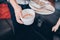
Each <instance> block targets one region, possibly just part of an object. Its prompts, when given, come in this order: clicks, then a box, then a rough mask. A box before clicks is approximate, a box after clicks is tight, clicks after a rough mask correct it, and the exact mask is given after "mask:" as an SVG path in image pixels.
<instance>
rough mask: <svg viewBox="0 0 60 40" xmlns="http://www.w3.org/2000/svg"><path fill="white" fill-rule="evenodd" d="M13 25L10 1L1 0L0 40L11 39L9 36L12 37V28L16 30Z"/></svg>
mask: <svg viewBox="0 0 60 40" xmlns="http://www.w3.org/2000/svg"><path fill="white" fill-rule="evenodd" d="M13 27H14V26H13V24H12V20H11V14H10V10H9V7H8V2H7V0H0V40H3V39H4V40H9V37H10V38H11V34H10V33H12V31H11V30H14V28H13ZM6 34H7V35H9V37H8V36H7V35H6ZM4 35H6V36H4ZM3 36H4V37H3ZM7 37H8V38H7Z"/></svg>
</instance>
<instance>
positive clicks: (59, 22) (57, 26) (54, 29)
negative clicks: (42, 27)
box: [52, 18, 60, 32]
mask: <svg viewBox="0 0 60 40" xmlns="http://www.w3.org/2000/svg"><path fill="white" fill-rule="evenodd" d="M59 26H60V18H59V19H58V21H57V23H56V25H54V26H53V28H52V31H54V32H56V31H57V30H58V28H59Z"/></svg>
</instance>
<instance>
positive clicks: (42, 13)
mask: <svg viewBox="0 0 60 40" xmlns="http://www.w3.org/2000/svg"><path fill="white" fill-rule="evenodd" d="M29 6H30V7H31V8H32V9H33V10H37V9H36V8H34V7H33V6H31V5H30V3H29ZM35 12H36V13H38V14H41V15H49V14H52V13H54V12H55V9H54V8H53V12H51V11H49V12H37V11H35Z"/></svg>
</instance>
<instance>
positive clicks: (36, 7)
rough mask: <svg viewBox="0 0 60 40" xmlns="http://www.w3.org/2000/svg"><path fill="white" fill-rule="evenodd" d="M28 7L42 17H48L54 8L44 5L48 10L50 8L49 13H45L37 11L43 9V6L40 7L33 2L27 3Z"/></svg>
mask: <svg viewBox="0 0 60 40" xmlns="http://www.w3.org/2000/svg"><path fill="white" fill-rule="evenodd" d="M47 3H48V2H47ZM29 6H30V7H31V8H32V9H33V10H35V12H36V13H38V14H42V15H49V14H52V13H54V12H55V8H54V7H53V6H52V5H51V4H46V5H44V6H45V7H46V8H47V9H50V8H51V11H50V10H47V11H46V10H43V11H39V10H40V8H41V7H43V6H40V5H38V4H36V3H35V2H33V1H30V2H29Z"/></svg>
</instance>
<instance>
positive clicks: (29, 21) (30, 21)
mask: <svg viewBox="0 0 60 40" xmlns="http://www.w3.org/2000/svg"><path fill="white" fill-rule="evenodd" d="M25 12H27V13H28V14H31V15H32V17H29V18H21V20H22V21H23V23H24V25H31V24H32V23H33V22H34V18H35V11H33V10H32V9H24V10H23V11H22V14H25Z"/></svg>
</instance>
